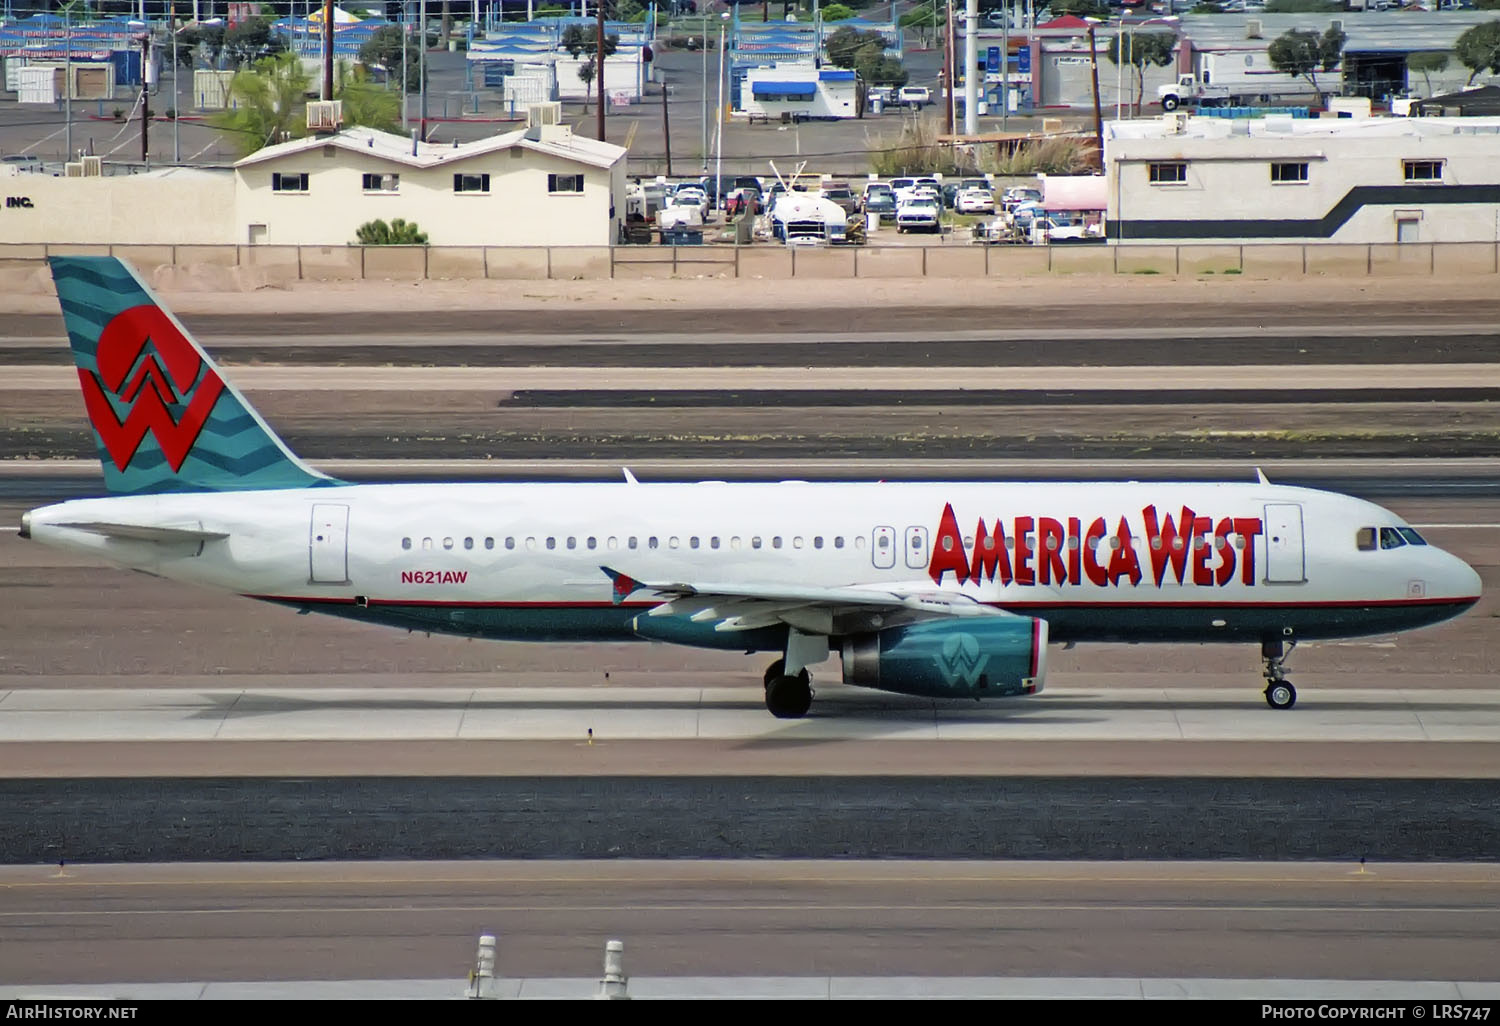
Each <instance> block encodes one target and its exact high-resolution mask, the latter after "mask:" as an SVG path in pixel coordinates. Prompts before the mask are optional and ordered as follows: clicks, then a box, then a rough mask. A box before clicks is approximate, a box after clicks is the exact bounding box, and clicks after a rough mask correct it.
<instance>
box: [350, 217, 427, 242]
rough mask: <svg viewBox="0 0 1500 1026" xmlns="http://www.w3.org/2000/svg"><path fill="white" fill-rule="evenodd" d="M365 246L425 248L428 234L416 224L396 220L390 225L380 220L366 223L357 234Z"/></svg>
mask: <svg viewBox="0 0 1500 1026" xmlns="http://www.w3.org/2000/svg"><path fill="white" fill-rule="evenodd" d="M355 235H356V236H357V237H358V239H359V242H360V244H361V245H364V246H425V245H427V233H426V232H424V231H420V230H419V229H418V228H417V226H416V223H415V222H411V221H403V220H402V219H401V218H399V217H398V218H396V219H395V220H393V221H391V223H390V224H386V223H385V222H384V221H382V220H380V219H378V218H377V219H376V220H374V221H366V222H365V223H364V224H362V225H360V226H359V229H358V230H357V231H356V232H355Z"/></svg>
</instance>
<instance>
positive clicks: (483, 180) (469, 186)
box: [453, 175, 490, 192]
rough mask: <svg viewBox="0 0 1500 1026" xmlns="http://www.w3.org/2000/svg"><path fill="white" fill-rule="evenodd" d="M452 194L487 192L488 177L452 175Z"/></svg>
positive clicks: (488, 186) (488, 187) (488, 188)
mask: <svg viewBox="0 0 1500 1026" xmlns="http://www.w3.org/2000/svg"><path fill="white" fill-rule="evenodd" d="M453 191H454V192H489V191H490V176H489V175H454V176H453Z"/></svg>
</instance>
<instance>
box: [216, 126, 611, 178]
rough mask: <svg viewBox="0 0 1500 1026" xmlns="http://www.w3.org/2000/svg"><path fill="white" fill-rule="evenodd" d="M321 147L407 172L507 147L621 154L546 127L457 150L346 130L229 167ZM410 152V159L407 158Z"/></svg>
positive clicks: (581, 155) (595, 162) (593, 156)
mask: <svg viewBox="0 0 1500 1026" xmlns="http://www.w3.org/2000/svg"><path fill="white" fill-rule="evenodd" d="M324 146H337V147H338V148H339V149H344V150H349V151H350V152H352V153H363V154H367V155H369V156H374V157H378V158H380V159H382V160H388V161H391V162H393V163H396V164H404V165H406V166H407V167H417V168H431V167H438V166H440V165H444V164H457V163H460V162H462V161H465V160H468V159H470V158H472V157H479V156H483V155H485V154H489V153H496V152H498V151H500V150H508V149H510V148H511V147H513V146H519V147H521V148H522V149H527V150H534V151H536V152H537V153H544V154H547V155H548V156H552V157H561V158H563V159H564V160H575V161H577V162H578V163H580V164H588V165H590V166H592V167H605V168H607V167H614V166H615V164H616V163H618V162H619V161H621V160H623V159H624V158H625V154H626V152H627V151H626V149H625V147H623V146H616V145H614V144H613V143H607V142H600V141H599V140H597V139H589V138H587V137H585V136H581V135H574V134H573V133H572V130H571V129H569V128H568V127H567V126H566V125H556V126H554V125H548V126H546V129H545V130H541V129H535V128H532V129H526V130H519V131H514V132H506V133H504V134H503V135H493V136H490V137H489V138H488V139H478V140H475V141H474V142H468V143H459V144H458V145H456V146H455V145H452V144H448V145H442V144H439V143H423V142H418V143H413V142H412V141H411V140H410V139H407V138H405V137H403V136H399V135H393V134H391V133H390V132H382V131H380V130H379V129H375V128H363V127H360V128H346V129H344V130H343V131H342V132H339V133H337V134H333V135H310V136H308V137H306V138H304V139H293V140H292V141H291V142H284V143H278V144H276V145H275V146H267V147H265V148H263V149H259V150H256V151H255V152H254V153H252V154H250V156H248V157H244V158H241V159H240V160H238V161H236V162H235V165H234V166H235V167H237V168H238V167H245V166H247V165H249V164H258V163H260V162H262V161H266V160H275V159H276V158H277V157H288V156H293V155H295V154H298V153H303V152H306V151H308V150H316V149H320V148H322V147H324ZM413 149H415V151H416V152H415V153H413V152H412V151H413Z"/></svg>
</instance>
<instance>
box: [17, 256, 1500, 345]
mask: <svg viewBox="0 0 1500 1026" xmlns="http://www.w3.org/2000/svg"><path fill="white" fill-rule="evenodd" d="M6 274H7V275H8V276H9V277H8V278H7V280H5V281H0V326H3V316H4V314H6V313H17V314H22V313H53V312H55V311H56V304H57V300H56V299H55V298H54V297H53V296H52V295H50V294H49V293H50V291H51V289H50V285H51V283H50V281H49V280H46V277H45V272H38V274H37V275H29V276H28V278H27V280H24V281H22V280H17V279H15V274H16V272H6ZM150 278H151V283H152V286H153V288H155V289H156V290H157V292H158V293H159V294H160V295H161V297H162V299H163V300H165V301H166V302H167V303H168V304H169V305H171V306H172V308H173V309H174V310H177V311H179V312H182V313H264V312H267V310H268V309H269V310H276V311H288V310H297V311H322V312H330V313H337V312H351V313H352V312H361V311H370V310H380V309H385V310H401V309H406V308H408V307H410V306H411V305H412V304H413V303H416V302H426V303H434V304H440V305H441V306H442V307H444V308H446V309H470V310H485V309H506V310H538V309H549V308H552V309H557V308H567V309H600V310H621V309H631V310H659V311H669V310H715V311H725V310H734V311H736V316H739V315H740V314H742V313H744V312H746V311H752V310H753V309H754V308H756V307H762V308H764V307H774V308H782V309H826V308H828V307H830V306H832V307H839V306H851V307H857V308H869V307H913V306H930V307H933V308H936V309H943V308H946V307H951V306H959V305H963V306H972V305H975V304H981V303H986V302H994V303H995V304H996V305H997V306H1001V305H1003V306H1007V307H1013V306H1015V305H1016V304H1018V303H1021V304H1024V305H1025V306H1026V307H1027V308H1028V309H1030V310H1032V311H1035V313H1036V320H1035V321H1034V322H1033V323H1034V324H1036V325H1037V326H1043V325H1044V324H1045V318H1046V313H1045V311H1046V309H1047V308H1048V307H1052V306H1060V305H1068V306H1078V305H1081V304H1082V305H1089V306H1111V305H1129V306H1138V305H1142V304H1146V305H1149V304H1151V303H1163V304H1181V303H1197V302H1201V303H1204V304H1205V305H1217V304H1232V305H1235V306H1246V307H1256V306H1270V307H1286V306H1292V305H1297V304H1302V303H1307V304H1315V305H1325V304H1328V303H1330V302H1338V301H1344V302H1358V301H1360V300H1361V299H1365V298H1368V299H1372V300H1386V301H1388V300H1390V299H1391V298H1392V296H1393V293H1397V294H1399V293H1400V292H1401V291H1403V290H1409V291H1411V293H1412V294H1413V299H1414V302H1415V301H1416V300H1417V297H1420V302H1421V303H1422V304H1423V305H1430V304H1432V303H1434V302H1442V301H1445V300H1446V301H1460V302H1475V301H1480V302H1483V301H1486V300H1492V301H1494V303H1495V308H1496V310H1497V311H1500V277H1496V276H1495V275H1475V276H1468V277H1450V278H1428V277H1426V276H1423V277H1422V278H1421V279H1420V280H1419V281H1418V280H1413V279H1400V280H1392V279H1382V278H1370V277H1357V278H1340V277H1333V276H1321V275H1319V276H1310V277H1306V278H1292V279H1285V278H1259V277H1254V276H1249V275H1236V276H1227V277H1212V276H1205V277H1198V278H1193V277H1163V276H1140V275H1070V276H1057V277H1047V278H984V279H969V278H893V279H877V278H871V279H854V280H821V279H803V280H783V281H771V280H757V279H747V278H740V279H735V278H721V277H703V278H675V279H673V278H663V279H643V280H635V281H625V280H600V281H457V280H436V281H415V282H398V281H366V282H314V281H304V282H294V283H291V284H288V285H284V286H282V285H277V286H268V285H264V284H261V283H258V282H256V281H254V280H253V279H251V278H249V277H246V276H243V275H239V274H237V273H236V269H233V268H197V269H194V270H192V271H180V270H177V269H174V268H160V269H158V270H156V271H154V272H152V273H151V275H150ZM0 332H3V327H0Z"/></svg>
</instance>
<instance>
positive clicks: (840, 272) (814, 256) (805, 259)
mask: <svg viewBox="0 0 1500 1026" xmlns="http://www.w3.org/2000/svg"><path fill="white" fill-rule="evenodd" d="M788 248H789V249H790V251H791V257H792V277H794V278H839V279H846V278H853V277H854V269H855V261H856V260H857V259H858V257H856V256H855V250H854V249H852V248H847V249H846V248H839V249H802V248H800V247H797V246H791V247H788Z"/></svg>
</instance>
